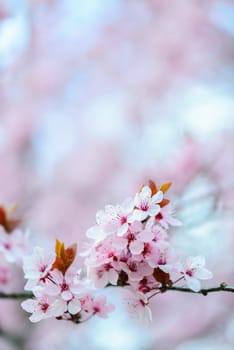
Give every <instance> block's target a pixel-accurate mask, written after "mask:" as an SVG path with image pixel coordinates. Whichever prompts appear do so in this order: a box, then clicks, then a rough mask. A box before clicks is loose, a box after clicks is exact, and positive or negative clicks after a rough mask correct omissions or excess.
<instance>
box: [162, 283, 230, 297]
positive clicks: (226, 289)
mask: <svg viewBox="0 0 234 350" xmlns="http://www.w3.org/2000/svg"><path fill="white" fill-rule="evenodd" d="M159 290H160V291H161V293H164V292H167V291H169V290H172V291H176V292H184V293H194V294H202V295H205V296H206V295H207V294H209V293H213V292H230V293H234V287H231V286H228V285H226V284H225V283H221V284H220V285H219V286H217V287H212V288H207V289H204V288H203V289H200V290H199V291H198V292H194V291H193V290H192V289H190V288H187V287H178V286H171V287H170V286H163V287H160V288H159Z"/></svg>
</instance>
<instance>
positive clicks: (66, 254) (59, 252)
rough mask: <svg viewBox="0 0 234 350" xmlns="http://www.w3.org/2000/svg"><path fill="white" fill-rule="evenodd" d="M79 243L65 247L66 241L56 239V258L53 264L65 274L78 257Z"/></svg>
mask: <svg viewBox="0 0 234 350" xmlns="http://www.w3.org/2000/svg"><path fill="white" fill-rule="evenodd" d="M76 251H77V245H76V244H72V245H70V246H69V247H67V248H66V249H65V247H64V243H63V242H60V241H59V240H58V239H56V245H55V252H56V259H55V262H54V264H53V268H54V269H58V270H59V271H61V272H62V273H63V274H65V272H66V271H67V270H68V268H69V267H70V266H71V264H72V263H73V261H74V259H75V257H76Z"/></svg>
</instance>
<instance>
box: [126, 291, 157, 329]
mask: <svg viewBox="0 0 234 350" xmlns="http://www.w3.org/2000/svg"><path fill="white" fill-rule="evenodd" d="M127 293H128V294H127V296H126V297H125V298H124V299H125V304H126V305H127V310H128V312H129V314H130V315H131V316H132V317H133V318H136V319H137V320H140V321H142V322H149V321H150V322H151V321H152V311H151V309H150V307H149V302H148V299H147V296H146V295H145V294H143V293H141V292H136V291H134V290H133V289H130V288H128V290H127Z"/></svg>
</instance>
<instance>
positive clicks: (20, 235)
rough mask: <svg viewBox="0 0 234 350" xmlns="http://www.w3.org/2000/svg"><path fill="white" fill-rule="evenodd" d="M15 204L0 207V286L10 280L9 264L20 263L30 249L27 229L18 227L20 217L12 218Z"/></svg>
mask: <svg viewBox="0 0 234 350" xmlns="http://www.w3.org/2000/svg"><path fill="white" fill-rule="evenodd" d="M14 211H15V206H11V207H10V208H9V209H5V208H4V207H0V259H1V260H0V261H1V262H0V288H1V289H4V287H6V286H8V284H9V283H10V281H11V265H12V264H18V265H20V264H21V263H22V259H23V256H24V255H25V254H26V253H27V252H28V251H29V249H30V242H29V231H26V232H24V231H23V230H22V229H20V224H21V219H20V218H14Z"/></svg>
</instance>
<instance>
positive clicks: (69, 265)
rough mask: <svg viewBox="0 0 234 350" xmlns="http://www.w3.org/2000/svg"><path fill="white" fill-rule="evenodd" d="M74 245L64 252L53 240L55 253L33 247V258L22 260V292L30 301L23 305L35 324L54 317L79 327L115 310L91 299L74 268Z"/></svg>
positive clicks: (85, 283) (62, 246) (58, 243)
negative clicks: (28, 294)
mask: <svg viewBox="0 0 234 350" xmlns="http://www.w3.org/2000/svg"><path fill="white" fill-rule="evenodd" d="M76 250H77V247H76V244H73V245H71V246H69V247H67V248H65V247H64V243H61V242H60V241H58V240H56V248H55V252H46V251H45V250H44V249H42V248H40V247H35V248H34V250H33V254H32V255H31V256H28V257H26V258H25V259H24V265H23V269H24V273H25V278H27V279H28V281H27V283H26V285H25V290H29V291H32V293H33V298H31V299H27V300H25V301H23V302H22V304H21V305H22V307H23V309H24V310H26V311H27V312H30V313H31V314H32V315H31V316H30V318H29V319H30V320H31V321H32V322H38V321H40V320H42V319H45V318H51V317H55V318H57V319H59V320H62V319H63V320H69V321H72V322H74V323H81V322H84V321H86V320H87V319H89V318H91V317H92V316H94V315H97V316H99V317H103V318H106V317H107V315H108V313H109V312H111V311H113V309H114V306H113V305H111V304H109V305H107V304H106V298H105V296H98V297H94V296H93V295H92V290H91V288H90V287H89V286H88V284H87V282H86V281H85V280H84V279H82V278H81V273H80V271H79V270H78V268H77V267H76V266H75V264H74V260H75V257H76Z"/></svg>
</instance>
